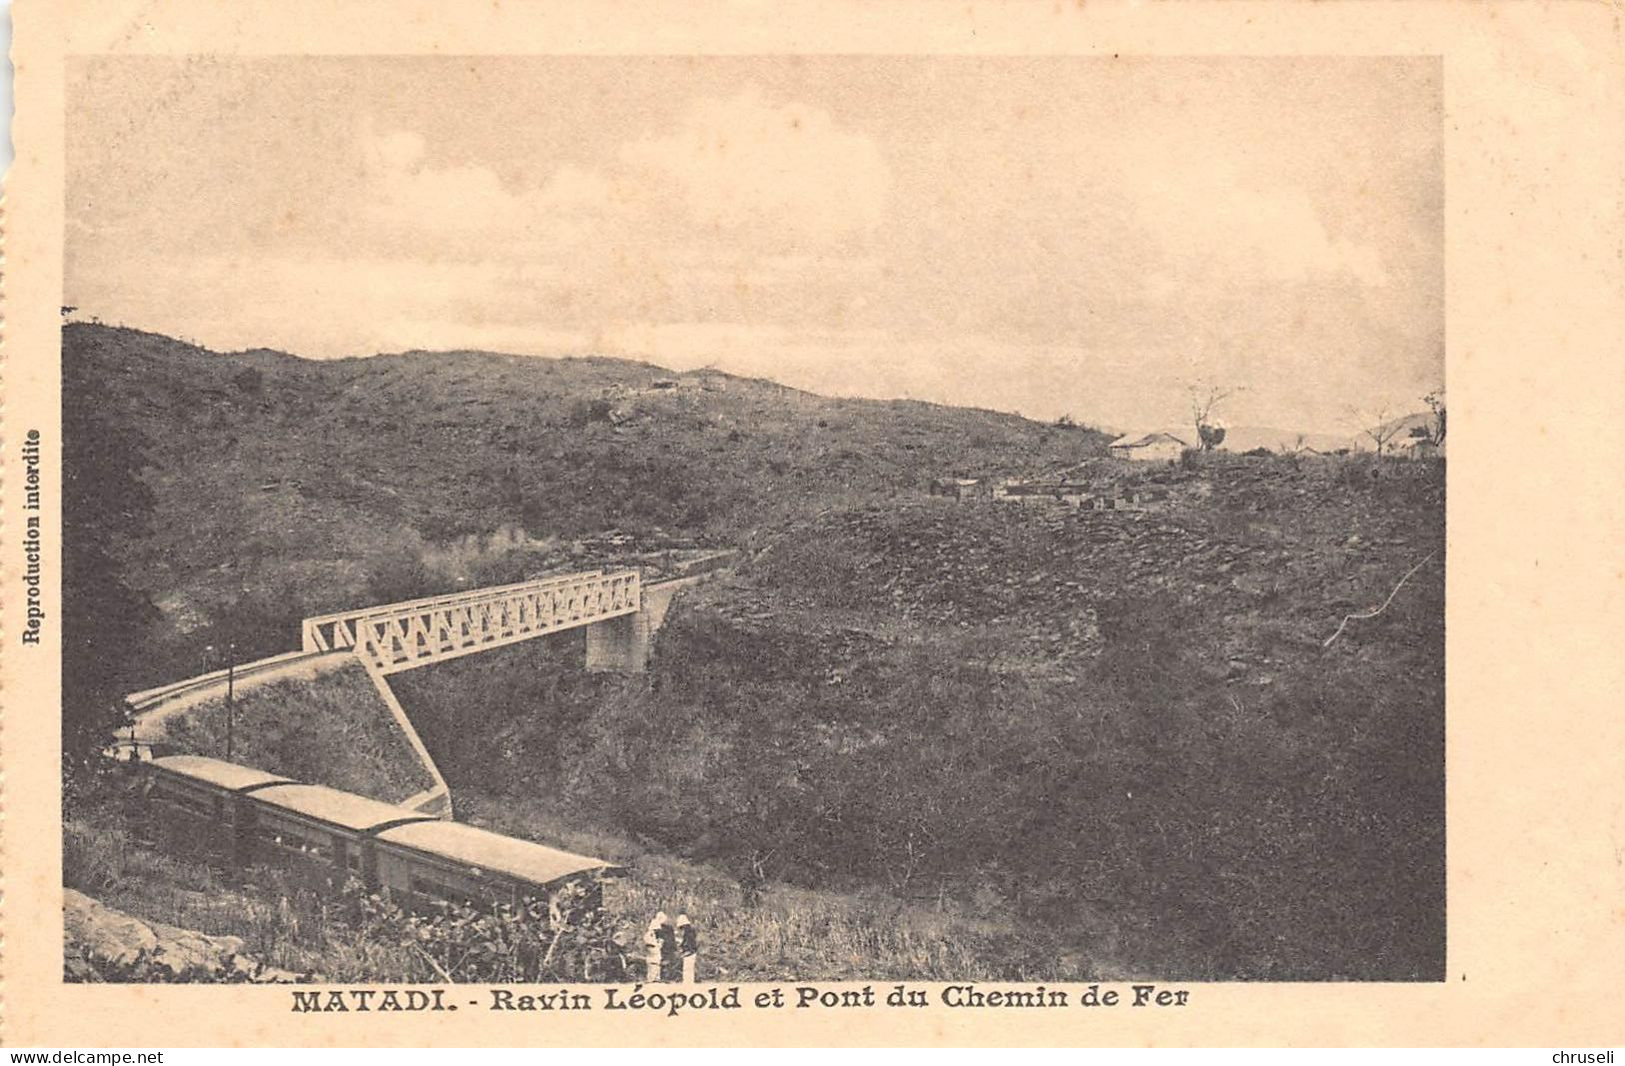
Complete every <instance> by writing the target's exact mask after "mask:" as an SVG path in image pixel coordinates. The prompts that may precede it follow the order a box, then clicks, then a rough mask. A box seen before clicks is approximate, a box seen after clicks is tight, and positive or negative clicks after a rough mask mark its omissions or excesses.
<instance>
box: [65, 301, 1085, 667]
mask: <svg viewBox="0 0 1625 1066" xmlns="http://www.w3.org/2000/svg"><path fill="white" fill-rule="evenodd" d="M63 364H64V376H65V378H66V379H67V380H68V381H70V382H73V383H74V385H75V388H74V389H73V390H71V391H70V400H72V401H75V402H82V403H85V404H87V405H90V404H94V405H95V406H96V410H95V411H94V412H93V413H91V414H87V416H86V419H87V421H89V422H91V423H92V425H93V426H94V430H93V432H96V433H103V432H105V433H107V434H108V435H109V436H112V435H115V434H116V435H117V438H118V439H120V440H122V441H124V442H126V443H125V447H127V448H128V449H132V450H134V451H136V452H138V453H139V454H138V455H136V456H133V457H129V458H127V459H126V460H125V461H129V462H133V463H137V464H138V465H139V466H140V467H141V468H142V472H141V474H140V478H141V481H142V483H143V484H144V486H145V489H146V490H147V491H148V492H149V493H150V497H151V507H150V513H149V514H147V515H145V516H139V515H138V516H134V517H132V518H131V519H130V520H128V521H115V522H113V523H112V524H114V525H115V527H116V528H115V530H114V532H115V533H122V532H128V533H129V535H128V536H126V537H125V538H124V541H125V543H124V545H123V547H124V548H125V549H126V551H125V556H126V557H125V558H124V560H123V562H124V564H125V565H124V571H125V574H126V576H127V579H128V581H129V582H130V583H131V584H132V585H133V586H134V587H135V588H136V589H138V590H139V591H141V592H144V593H146V594H147V595H148V596H149V597H150V598H151V599H152V600H153V601H154V602H155V603H156V604H157V606H158V608H159V610H160V613H161V617H160V619H159V620H158V624H157V626H156V630H155V635H154V645H153V647H152V648H151V649H150V650H151V654H149V655H147V656H146V657H144V661H143V663H142V664H140V667H139V676H137V677H135V678H133V679H132V680H133V681H134V682H135V683H136V684H137V686H138V685H139V684H140V683H146V682H151V681H163V680H168V679H171V678H172V677H173V676H176V675H175V673H174V671H176V670H180V671H188V670H190V671H192V672H195V663H194V662H193V661H192V660H194V659H195V657H196V654H197V649H198V648H200V647H202V646H203V645H204V644H206V643H220V641H218V640H214V639H212V637H214V636H219V637H221V638H222V639H226V638H227V634H226V633H225V632H223V630H224V629H226V628H230V629H231V630H233V633H232V634H231V635H230V639H236V640H237V642H238V644H239V645H240V646H245V647H246V650H247V651H249V652H252V653H269V652H274V651H278V650H285V648H286V647H287V646H288V645H287V641H288V640H289V639H290V638H291V635H292V634H293V632H294V630H293V629H291V628H289V627H290V626H292V625H294V624H295V623H296V622H297V619H298V617H300V616H301V615H302V614H311V613H317V612H319V611H324V610H331V609H337V608H342V607H349V606H354V605H355V604H356V603H358V602H368V601H371V602H377V601H379V600H387V599H390V598H398V597H400V596H403V595H410V594H414V593H421V592H423V591H439V590H440V588H450V587H457V585H458V584H459V583H461V584H480V583H489V582H491V581H498V580H514V579H517V578H518V577H520V576H523V574H524V573H528V572H535V571H538V570H543V569H547V568H550V567H556V566H571V565H577V564H580V563H584V562H592V561H593V558H592V556H591V554H590V552H586V553H584V551H583V549H582V547H581V545H580V544H579V543H578V541H579V540H580V539H581V538H583V537H586V536H589V535H597V534H601V533H603V532H604V531H606V530H611V529H618V530H621V531H623V532H624V533H625V534H627V535H628V537H629V538H630V539H631V540H632V541H633V542H635V543H638V544H640V545H644V546H649V547H657V548H658V547H668V546H672V545H686V544H690V543H696V542H697V543H701V544H715V545H722V546H732V545H734V544H738V543H747V542H748V541H749V540H750V538H751V537H752V535H753V533H754V532H755V531H757V530H759V529H761V528H763V527H764V526H766V525H769V524H772V523H774V522H777V521H783V520H786V519H789V518H793V517H797V516H804V515H808V514H813V513H816V512H818V511H819V510H822V509H824V508H826V507H830V506H834V505H837V504H841V503H849V502H861V501H864V500H875V499H885V498H889V497H891V496H893V495H896V494H899V493H905V494H907V493H915V492H919V491H922V490H923V488H924V485H925V483H926V482H927V481H928V480H929V479H930V478H932V477H935V476H939V475H943V474H952V473H960V472H974V473H998V472H1004V473H1017V472H1021V471H1025V470H1030V469H1031V470H1037V469H1043V468H1047V467H1052V466H1056V465H1064V464H1067V463H1071V462H1076V461H1077V460H1078V459H1081V458H1083V457H1086V456H1089V455H1093V454H1098V453H1099V452H1100V450H1101V446H1102V442H1103V441H1104V439H1105V438H1104V436H1103V435H1102V434H1099V433H1096V432H1094V431H1092V430H1088V429H1078V428H1058V427H1054V426H1049V425H1044V424H1040V423H1035V422H1031V421H1027V420H1025V419H1022V418H1019V417H1017V416H1014V415H1006V414H998V413H994V412H989V411H977V410H967V409H961V408H948V407H940V406H935V405H931V404H924V403H915V402H904V401H896V402H880V401H867V400H852V399H828V398H824V397H820V396H815V395H812V394H809V393H805V392H800V391H797V390H794V389H789V388H785V387H783V386H779V385H776V384H773V383H771V382H767V381H760V380H752V379H743V378H736V377H731V376H728V375H725V374H719V373H716V372H713V371H698V372H692V373H688V374H672V373H669V372H667V371H664V370H662V369H660V368H658V367H654V366H651V365H648V364H645V363H637V362H630V361H625V360H619V359H607V358H579V359H544V358H535V357H525V356H510V355H494V354H490V353H485V352H450V353H425V352H410V353H405V354H399V355H387V356H377V357H372V358H365V359H359V358H358V359H342V360H332V361H312V360H305V359H300V358H296V357H295V356H292V355H287V354H284V353H281V352H272V351H250V352H241V353H234V354H223V353H217V352H212V351H208V350H206V349H202V348H198V347H194V346H192V345H189V344H185V343H182V342H180V341H176V340H173V339H170V338H167V337H162V336H158V335H155V334H151V333H143V332H139V331H136V330H130V329H123V328H115V327H108V326H101V325H94V324H72V325H68V326H66V327H65V328H64V330H63ZM71 413H72V412H70V414H71ZM69 488H70V492H69V499H68V501H67V502H68V504H69V506H70V509H71V508H72V507H73V506H74V505H75V504H76V502H77V503H78V504H79V505H81V506H82V507H83V508H86V509H92V510H96V511H100V510H102V509H105V508H106V507H107V506H108V503H107V501H106V500H104V499H91V498H86V499H82V500H77V501H76V498H75V496H74V494H73V492H72V486H71V485H70V486H69ZM70 513H71V510H70ZM143 518H144V523H143V521H142V519H143ZM104 524H105V520H104ZM143 525H144V528H139V527H141V526H143ZM499 531H512V532H517V533H518V534H519V540H520V541H522V550H520V551H517V552H515V551H509V552H507V553H502V552H496V551H483V552H482V551H475V552H473V553H472V554H471V553H468V552H463V553H462V554H461V555H456V554H455V553H453V554H454V555H455V558H453V560H452V562H451V563H447V562H445V556H446V555H447V549H448V548H449V547H451V546H455V545H460V544H466V542H467V541H469V540H470V539H471V538H473V539H478V538H482V537H486V538H489V537H490V536H491V535H493V534H497V533H498V532H499ZM505 543H507V542H505Z"/></svg>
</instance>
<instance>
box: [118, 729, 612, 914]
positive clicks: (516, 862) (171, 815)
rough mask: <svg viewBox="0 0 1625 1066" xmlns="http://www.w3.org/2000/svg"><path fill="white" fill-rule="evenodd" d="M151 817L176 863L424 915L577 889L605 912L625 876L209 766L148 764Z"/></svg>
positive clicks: (509, 840)
mask: <svg viewBox="0 0 1625 1066" xmlns="http://www.w3.org/2000/svg"><path fill="white" fill-rule="evenodd" d="M142 773H143V775H144V781H143V784H142V792H143V794H144V795H145V797H146V811H147V817H148V819H149V820H150V824H151V826H152V828H153V830H154V831H155V832H156V833H157V834H159V835H160V836H161V837H163V838H165V839H166V841H167V842H168V843H169V845H170V846H171V847H172V848H173V849H174V850H177V851H182V852H188V853H192V854H197V855H200V856H201V857H204V858H207V859H211V860H214V861H217V862H223V863H229V864H231V865H235V866H240V867H247V866H249V865H252V864H255V863H264V864H267V865H276V866H283V867H290V868H293V869H294V870H296V871H297V872H298V873H300V874H302V875H304V876H306V877H308V878H313V879H314V880H315V881H317V882H318V883H319V884H320V885H322V886H323V887H325V888H328V889H335V888H337V887H339V886H340V885H342V884H344V883H345V882H346V881H347V880H349V879H350V878H352V877H353V878H355V879H357V880H359V881H361V882H362V883H363V884H365V885H367V886H368V887H369V888H371V889H373V890H375V891H376V890H380V889H386V888H387V889H388V890H389V892H390V895H391V898H393V899H394V900H395V901H396V902H397V903H400V904H401V905H403V906H405V907H408V908H412V909H422V908H424V907H425V906H426V905H429V904H432V903H433V902H434V901H436V900H445V901H449V902H453V903H472V904H476V905H485V906H488V905H491V904H518V903H520V902H521V901H523V900H527V899H529V900H536V901H542V902H547V903H549V904H551V903H552V902H553V901H554V900H555V899H556V898H557V895H558V893H559V892H560V891H561V890H562V889H563V888H564V887H565V886H567V885H572V884H579V885H581V886H582V888H583V889H584V890H585V893H586V895H585V898H584V899H582V901H581V902H582V903H584V904H585V905H587V906H594V907H596V906H600V905H601V904H602V881H601V879H602V878H604V877H613V876H619V875H621V874H624V873H625V870H624V869H622V868H620V867H617V866H613V865H611V864H609V863H606V862H604V861H602V860H600V859H592V858H588V857H586V856H583V855H572V854H570V853H569V852H564V851H558V850H556V849H554V848H549V847H544V846H543V845H541V844H535V843H532V842H530V841H528V840H518V839H516V838H514V837H507V836H502V835H500V834H498V833H492V832H489V831H487V830H484V829H479V828H476V827H475V826H471V825H464V824H462V823H458V822H450V821H445V820H442V819H439V818H435V817H433V816H431V815H426V814H420V813H418V812H416V811H413V810H410V809H408V808H406V807H397V806H394V805H392V804H388V803H382V802H380V801H378V800H374V799H368V798H367V797H365V796H358V795H356V794H354V793H351V792H341V791H339V790H338V789H334V788H328V787H327V786H325V785H309V784H303V783H301V782H298V781H293V780H290V779H288V778H286V777H280V776H278V775H276V774H270V773H266V772H265V771H263V770H255V769H252V768H250V767H246V766H239V765H237V764H235V763H228V762H222V761H220V760H218V759H210V758H206V757H204V756H201V755H169V756H164V757H161V758H154V759H151V760H148V761H145V762H143V763H142Z"/></svg>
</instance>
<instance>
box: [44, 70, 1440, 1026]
mask: <svg viewBox="0 0 1625 1066" xmlns="http://www.w3.org/2000/svg"><path fill="white" fill-rule="evenodd" d="M1443 74H1444V67H1443V64H1442V63H1441V61H1440V59H1439V57H1438V56H1412V55H1386V56H1385V55H1372V56H1348V57H1338V56H1326V55H1315V56H1293V55H1279V56H1241V55H1232V56H1214V57H1156V56H1126V55H1111V54H1104V55H1091V56H1023V55H1007V56H969V55H890V56H887V55H822V54H806V55H797V54H788V55H785V54H775V55H760V56H750V55H727V56H723V55H710V56H697V55H694V56H623V55H615V56H597V55H575V56H569V55H531V56H502V55H477V56H454V55H436V56H426V55H415V56H414V55H379V56H364V55H327V56H315V55H281V56H247V55H224V54H219V55H112V56H110V55H101V56H81V57H69V59H68V61H67V65H66V69H65V75H64V78H65V81H64V92H65V100H66V110H65V118H64V123H65V125H64V129H63V137H64V142H63V153H64V165H65V183H64V189H63V194H64V196H65V200H64V208H63V210H64V228H63V234H62V242H63V243H62V270H63V277H62V293H63V298H62V307H61V310H60V314H61V403H62V455H61V461H62V484H61V492H62V509H63V525H64V530H65V532H64V535H63V538H62V541H61V552H62V556H61V559H62V570H61V581H62V585H61V596H62V600H61V612H60V614H61V618H60V628H61V676H62V688H61V692H62V704H61V724H62V733H61V735H62V789H63V800H62V840H61V848H62V880H63V890H64V903H63V908H64V952H65V953H64V958H63V976H64V979H65V980H67V981H68V982H124V983H149V982H202V983H212V982H262V983H291V984H296V985H297V984H306V983H321V984H366V983H378V982H385V983H411V984H422V983H426V984H430V985H442V986H443V985H446V984H448V983H454V982H475V983H490V984H529V983H543V984H548V985H550V986H551V985H558V984H560V983H568V984H615V983H627V982H632V981H645V982H649V983H650V987H652V984H653V983H654V982H672V983H677V984H681V983H684V982H689V983H693V982H701V983H718V982H720V983H731V982H760V981H792V980H793V981H826V982H851V981H887V982H891V981H905V980H922V981H932V982H950V983H957V984H955V985H954V987H959V988H962V989H965V990H966V991H964V992H963V993H962V995H963V996H965V997H973V996H975V995H985V994H986V993H985V992H983V991H979V990H980V989H983V988H996V987H1006V986H1008V987H1017V986H1019V985H1023V984H1024V983H1025V984H1030V983H1034V982H1040V983H1041V982H1096V981H1108V982H1110V981H1131V980H1133V981H1140V980H1149V981H1186V982H1188V981H1200V982H1212V981H1217V982H1266V981H1267V982H1281V981H1295V982H1303V981H1321V982H1329V981H1361V982H1440V981H1443V980H1445V978H1446V972H1445V959H1446V935H1445V933H1446V924H1445V918H1446V899H1445V896H1446V892H1445V889H1446V877H1445V871H1446V863H1445V858H1446V852H1445V840H1446V829H1447V821H1446V816H1445V813H1446V812H1445V784H1446V775H1445V771H1446V766H1445V567H1446V561H1447V559H1446V547H1445V545H1446V523H1445V485H1446V467H1447V459H1446V453H1447V451H1448V443H1447V439H1446V409H1447V404H1446V391H1445V386H1446V382H1445V380H1444V376H1445V336H1446V322H1445V292H1444V279H1445V270H1444V264H1445V182H1444V126H1443V106H1444V95H1443V91H1444V76H1443ZM54 624H55V623H53V625H54ZM1000 982H1003V983H1005V984H1004V985H1000V984H999V983H1000ZM417 994H418V995H428V994H429V993H426V992H419V993H417ZM1011 994H1015V995H1030V994H1041V993H1030V992H1028V993H1011ZM510 999H512V997H510ZM309 1002H310V1003H312V1004H314V1003H315V1002H316V1000H315V999H314V998H312V999H311V1000H310V1001H309ZM968 1002H969V1000H968V999H967V1003H968ZM949 1005H950V1006H951V1005H954V1004H949Z"/></svg>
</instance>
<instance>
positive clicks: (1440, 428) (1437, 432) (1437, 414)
mask: <svg viewBox="0 0 1625 1066" xmlns="http://www.w3.org/2000/svg"><path fill="white" fill-rule="evenodd" d="M1422 402H1423V403H1425V404H1427V405H1428V410H1429V411H1432V412H1433V425H1431V426H1429V427H1428V435H1427V439H1428V440H1429V441H1430V442H1432V443H1433V444H1435V445H1438V444H1443V443H1444V386H1443V385H1441V386H1439V387H1438V388H1436V389H1434V390H1433V391H1432V392H1430V393H1428V394H1427V395H1426V396H1424V397H1422Z"/></svg>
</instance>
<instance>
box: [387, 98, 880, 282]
mask: <svg viewBox="0 0 1625 1066" xmlns="http://www.w3.org/2000/svg"><path fill="white" fill-rule="evenodd" d="M361 140H362V146H361V147H362V158H363V166H364V170H365V173H366V176H367V181H368V188H367V200H366V206H365V211H366V214H367V216H368V217H369V218H370V219H371V220H372V221H373V222H374V223H375V224H377V225H379V226H381V227H382V228H384V229H386V230H389V231H393V232H396V233H403V232H404V233H410V234H420V235H423V234H427V235H439V236H441V237H446V238H455V237H463V238H465V239H466V240H465V242H464V243H465V244H466V245H467V246H468V248H469V250H470V251H478V252H479V253H480V254H488V253H490V252H491V251H492V250H493V249H492V248H491V246H490V244H489V242H490V241H491V240H492V239H497V240H499V241H500V240H506V241H522V242H523V241H529V242H533V243H534V242H538V241H545V242H547V243H548V245H549V247H550V249H553V250H555V251H556V250H557V248H558V245H559V244H560V243H561V242H563V243H565V244H573V243H580V242H582V241H584V240H585V239H586V238H588V237H596V238H598V239H599V240H600V242H608V243H624V242H626V241H628V240H631V239H635V237H636V235H637V234H638V233H640V232H642V231H643V230H645V229H647V228H648V227H649V226H650V225H651V224H653V223H654V222H655V221H657V220H658V222H659V224H660V225H662V226H664V227H671V226H676V227H678V228H679V229H682V228H686V229H687V230H688V231H689V237H690V238H691V239H690V240H689V241H687V242H686V244H687V246H688V247H689V248H690V249H693V248H700V249H702V250H703V249H709V250H711V251H713V252H714V253H716V257H717V258H719V259H726V260H737V258H738V256H737V254H730V253H745V254H746V255H747V256H749V257H751V258H756V257H766V256H771V255H775V254H778V255H783V254H785V253H786V252H787V251H793V250H796V249H801V248H813V249H820V248H827V247H830V246H834V245H838V244H842V243H843V242H849V241H850V240H852V239H853V238H859V237H862V236H864V235H866V234H869V233H872V232H873V231H874V229H875V228H876V227H878V226H879V225H880V224H881V223H882V221H884V218H885V212H886V202H887V197H888V195H889V192H890V188H891V180H892V179H891V173H890V171H889V170H888V169H887V166H886V163H885V160H884V159H883V158H882V156H881V153H880V150H879V148H878V147H877V146H876V145H875V142H874V141H873V140H872V139H871V138H869V137H866V136H862V135H860V134H856V133H852V132H850V131H847V130H845V129H842V128H841V127H840V126H839V125H838V124H837V123H836V122H835V120H834V119H833V118H832V117H831V116H830V115H829V114H828V113H827V112H825V111H821V110H819V109H818V108H815V107H809V106H807V105H805V104H799V103H795V102H788V103H782V104H775V103H770V102H767V101H765V100H764V99H763V98H762V96H761V94H760V93H758V92H757V91H755V90H753V89H747V90H745V91H743V92H741V93H740V94H739V95H737V96H734V97H731V98H726V99H724V98H714V97H713V98H703V99H697V100H695V101H693V102H692V103H691V104H690V105H689V108H688V110H687V111H686V112H685V113H684V115H683V116H682V118H681V119H679V121H678V122H677V125H676V128H675V129H674V130H673V131H672V132H670V133H668V134H665V135H662V136H655V137H645V138H639V139H634V140H629V141H627V142H625V143H623V144H622V145H621V147H620V149H619V152H618V153H617V155H616V157H615V158H614V159H613V160H612V161H610V162H609V163H607V164H606V165H605V166H604V167H603V168H602V169H593V168H586V167H581V166H575V165H568V164H567V165H564V166H561V167H559V168H558V169H557V170H555V171H554V172H553V173H552V174H551V176H549V177H548V179H547V180H546V181H545V182H543V183H542V184H540V185H534V186H530V187H521V188H510V187H508V186H507V185H505V184H504V183H503V181H502V180H501V178H500V177H499V176H498V175H497V173H496V172H495V171H494V170H492V169H491V168H489V167H484V166H479V165H459V166H436V165H434V164H433V162H432V161H431V158H430V156H431V153H430V148H431V145H430V144H429V143H428V141H427V140H426V139H425V138H424V137H423V135H421V134H419V133H416V132H413V131H410V130H394V131H387V132H383V133H374V132H373V131H371V130H370V129H364V130H363V131H362V134H361ZM728 268H729V269H736V263H735V262H730V263H729V267H728Z"/></svg>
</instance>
